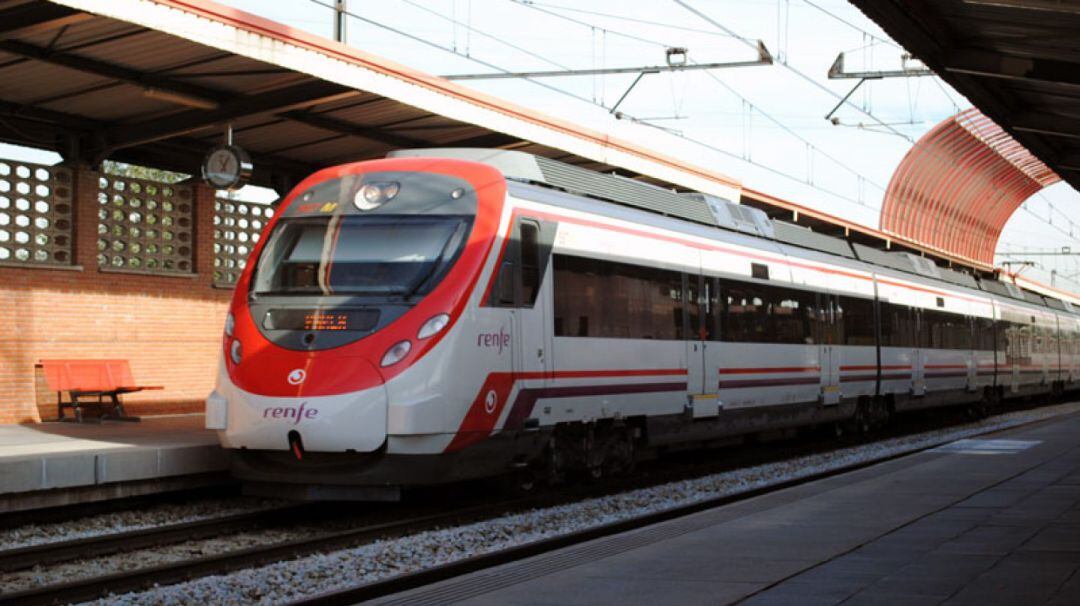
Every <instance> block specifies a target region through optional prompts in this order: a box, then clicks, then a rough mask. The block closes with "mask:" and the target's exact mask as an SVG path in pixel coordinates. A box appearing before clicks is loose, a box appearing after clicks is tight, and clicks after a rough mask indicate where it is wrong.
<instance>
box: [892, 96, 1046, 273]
mask: <svg viewBox="0 0 1080 606" xmlns="http://www.w3.org/2000/svg"><path fill="white" fill-rule="evenodd" d="M1060 180H1061V178H1060V177H1058V175H1057V174H1056V173H1054V171H1052V170H1050V169H1049V168H1048V167H1047V166H1046V165H1045V164H1043V163H1042V162H1041V161H1040V160H1039V159H1037V158H1036V157H1035V156H1033V155H1032V154H1031V153H1030V152H1029V151H1028V150H1027V149H1026V148H1024V147H1023V146H1022V145H1020V144H1019V143H1017V142H1016V140H1014V139H1013V138H1012V137H1011V136H1010V135H1009V134H1008V133H1006V132H1005V131H1004V130H1002V129H1001V127H999V126H998V125H997V124H995V123H994V122H993V121H991V120H990V119H989V118H987V117H986V116H984V115H983V114H982V113H981V112H979V110H978V109H975V108H972V109H968V110H965V111H962V112H960V113H958V114H956V115H955V116H952V117H950V118H948V119H946V120H944V121H942V122H941V124H938V125H937V126H935V127H934V128H933V129H932V130H930V132H928V133H926V134H925V135H923V136H922V138H921V139H919V141H918V142H917V143H915V145H914V146H913V147H912V148H911V149H910V150H909V151H908V153H907V155H906V156H904V159H903V161H901V162H900V165H899V166H898V167H897V168H896V171H895V172H894V173H893V176H892V180H891V181H889V187H888V189H887V190H886V192H885V203H884V205H883V206H882V208H881V230H882V231H884V232H885V233H888V234H892V235H895V236H900V237H903V238H906V239H910V240H914V241H916V242H919V243H921V244H923V245H924V246H927V247H929V248H932V249H935V250H938V251H940V252H942V253H946V254H949V255H951V256H954V257H960V258H964V259H968V260H970V261H973V262H976V263H983V264H987V265H992V264H993V262H994V250H995V249H996V248H997V242H998V238H999V237H1000V236H1001V231H1002V229H1004V227H1005V223H1006V222H1007V221H1008V220H1009V217H1011V216H1012V214H1013V212H1015V211H1016V209H1018V208H1020V205H1021V204H1023V203H1024V201H1025V200H1027V199H1028V198H1030V197H1031V196H1032V195H1034V194H1035V193H1036V192H1038V191H1039V190H1041V189H1042V188H1044V187H1046V186H1047V185H1051V184H1053V183H1056V182H1058V181H1060Z"/></svg>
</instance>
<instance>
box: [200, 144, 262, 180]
mask: <svg viewBox="0 0 1080 606" xmlns="http://www.w3.org/2000/svg"><path fill="white" fill-rule="evenodd" d="M246 156H247V155H246V154H245V153H244V152H243V151H242V150H240V148H238V147H235V146H232V145H225V146H221V147H216V148H214V149H212V150H211V151H210V153H209V154H207V155H206V158H205V159H204V160H203V167H202V169H203V178H204V179H205V180H206V181H207V183H209V184H210V185H211V186H212V187H215V188H217V189H233V188H236V187H239V186H241V185H243V182H245V181H247V177H248V176H250V172H251V162H250V160H248V159H247V157H246Z"/></svg>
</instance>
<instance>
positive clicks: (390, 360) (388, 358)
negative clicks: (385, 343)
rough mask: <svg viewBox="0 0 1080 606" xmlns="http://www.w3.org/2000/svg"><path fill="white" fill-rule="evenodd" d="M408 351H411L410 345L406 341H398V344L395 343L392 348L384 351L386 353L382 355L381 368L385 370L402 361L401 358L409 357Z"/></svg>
mask: <svg viewBox="0 0 1080 606" xmlns="http://www.w3.org/2000/svg"><path fill="white" fill-rule="evenodd" d="M410 349H412V343H410V342H408V341H399V342H398V343H395V344H394V346H393V347H391V348H390V349H388V350H386V353H385V354H383V357H382V365H383V367H384V368H385V367H387V366H393V365H394V364H397V363H398V362H400V361H401V360H402V358H404V357H405V356H407V355H409V350H410Z"/></svg>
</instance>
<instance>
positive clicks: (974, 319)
mask: <svg viewBox="0 0 1080 606" xmlns="http://www.w3.org/2000/svg"><path fill="white" fill-rule="evenodd" d="M863 248H865V247H863ZM873 255H878V257H876V258H877V259H878V261H880V262H874V259H873V258H871V257H873ZM905 269H907V270H908V271H905ZM943 276H944V277H943ZM1014 290H1015V293H1014V292H1013V291H1011V290H1007V289H1006V290H1004V291H1002V290H1001V289H1000V288H999V289H998V291H992V290H987V289H986V288H983V287H982V286H981V285H980V283H979V282H977V281H976V280H975V279H974V278H973V277H971V276H967V275H966V274H960V273H959V272H954V271H951V270H947V269H945V268H937V267H936V266H934V265H933V263H932V262H930V261H928V260H926V259H921V258H918V257H914V256H912V255H907V256H904V255H902V254H900V253H883V252H880V251H878V252H872V251H868V250H864V251H862V252H861V253H860V249H859V248H858V247H857V246H855V245H852V244H850V243H848V242H846V241H844V240H840V239H835V238H828V237H826V236H822V235H820V234H814V233H812V232H806V231H804V230H802V229H801V228H797V227H794V226H791V225H788V224H782V223H781V222H775V221H771V220H769V219H768V218H767V217H766V216H765V215H764V213H762V212H761V211H756V210H754V209H750V208H746V207H742V206H739V205H737V204H733V203H730V202H727V201H724V200H721V199H719V198H716V197H713V196H706V195H702V194H690V195H685V194H682V195H680V194H676V193H674V192H671V191H669V190H664V189H661V188H657V187H653V186H650V185H647V184H644V183H639V182H636V181H632V180H628V179H624V178H621V177H618V176H614V175H601V174H598V173H594V172H591V171H587V170H584V169H581V168H577V167H573V166H569V165H565V164H561V163H558V162H555V161H553V160H550V159H547V158H542V157H536V156H531V155H528V154H524V153H521V152H508V151H500V150H475V149H473V150H464V149H463V150H420V151H404V152H396V153H394V154H391V157H388V158H387V159H383V160H373V161H367V162H359V163H354V164H346V165H343V166H337V167H333V168H328V169H325V170H322V171H319V172H318V173H316V174H314V175H312V176H311V177H309V178H308V179H306V180H305V181H303V182H302V183H300V184H299V185H298V186H297V187H296V188H295V189H294V190H293V191H292V192H291V193H290V194H289V195H288V196H287V197H286V198H285V199H284V200H283V201H282V203H281V204H280V206H279V207H278V209H277V212H276V215H275V217H274V218H273V220H272V221H270V223H269V224H268V225H267V227H266V229H265V232H264V234H263V236H262V238H261V239H260V241H259V243H258V245H257V246H256V248H255V250H254V251H253V252H252V256H251V262H250V263H248V264H247V266H246V268H245V270H244V272H243V274H242V276H241V278H240V280H239V282H238V284H237V287H236V291H235V294H234V297H233V300H232V303H231V306H230V310H229V314H228V319H227V322H226V326H225V335H224V339H223V343H222V358H221V362H220V368H219V372H218V380H217V383H216V386H215V389H214V392H213V393H212V394H211V396H210V397H209V398H208V400H207V426H208V427H209V428H212V429H217V430H218V433H219V436H220V440H221V443H222V445H223V446H224V447H225V448H226V449H228V450H229V452H230V457H231V460H232V469H233V472H234V474H235V475H236V476H237V477H239V478H240V479H241V480H243V482H244V484H245V487H246V489H247V490H248V491H249V492H251V493H255V494H271V495H275V496H290V495H291V496H296V497H300V498H327V499H396V498H399V497H400V494H401V490H402V489H403V488H404V487H409V486H415V485H430V484H438V483H445V482H453V481H458V480H464V479H470V478H480V477H487V476H495V475H500V474H508V473H512V474H515V475H517V476H519V477H521V478H523V482H525V483H529V482H532V481H533V480H534V479H535V478H537V477H546V478H558V477H561V476H562V475H564V474H566V473H571V472H580V473H583V474H586V475H591V476H599V475H603V474H604V473H611V472H618V471H625V470H627V469H629V468H630V467H632V465H633V462H634V461H635V460H636V459H638V458H640V457H643V456H651V455H653V454H655V453H656V452H658V451H661V450H663V449H670V448H681V447H687V446H692V445H699V444H708V443H710V442H712V441H716V440H722V439H727V438H730V437H732V436H739V435H744V434H748V433H754V432H763V431H775V430H789V429H792V428H797V427H803V426H809V425H820V424H834V425H835V426H836V427H847V428H852V429H862V430H865V429H869V428H871V427H873V426H874V425H878V424H881V423H883V422H885V421H886V420H887V419H888V417H889V415H891V414H893V413H896V412H902V411H904V410H908V409H914V408H925V407H932V406H946V405H961V404H964V405H969V406H971V405H981V403H984V402H987V401H992V400H994V399H995V398H998V397H1001V396H1005V395H1015V394H1028V395H1030V394H1038V393H1050V392H1052V391H1060V390H1062V389H1064V388H1065V387H1066V386H1067V385H1075V384H1076V383H1077V381H1078V380H1080V372H1078V371H1080V368H1078V366H1080V354H1078V353H1076V348H1077V347H1076V335H1077V331H1078V330H1080V317H1078V316H1077V315H1076V314H1074V313H1073V311H1072V309H1071V308H1070V307H1069V306H1068V305H1067V304H1065V303H1063V302H1060V301H1058V302H1057V304H1058V306H1057V308H1052V307H1050V306H1048V304H1047V301H1046V300H1045V299H1043V298H1042V297H1041V296H1039V295H1035V294H1034V293H1030V292H1028V293H1023V292H1021V291H1019V290H1018V289H1014ZM1003 293H1004V294H1003ZM1010 295H1016V296H1010ZM1063 335H1064V336H1063ZM1063 352H1064V353H1063Z"/></svg>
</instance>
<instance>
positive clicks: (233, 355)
mask: <svg viewBox="0 0 1080 606" xmlns="http://www.w3.org/2000/svg"><path fill="white" fill-rule="evenodd" d="M243 355H244V346H243V345H240V339H233V342H232V345H230V346H229V359H230V360H232V362H233V364H239V363H240V359H241V358H242V357H243Z"/></svg>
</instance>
